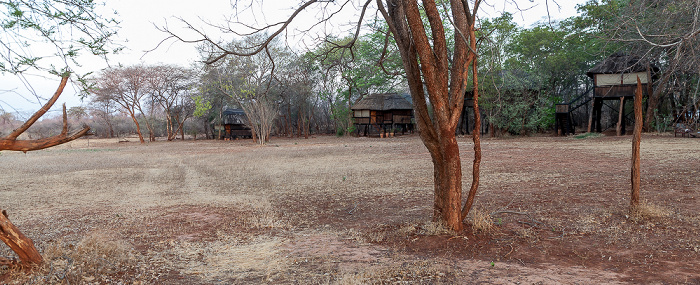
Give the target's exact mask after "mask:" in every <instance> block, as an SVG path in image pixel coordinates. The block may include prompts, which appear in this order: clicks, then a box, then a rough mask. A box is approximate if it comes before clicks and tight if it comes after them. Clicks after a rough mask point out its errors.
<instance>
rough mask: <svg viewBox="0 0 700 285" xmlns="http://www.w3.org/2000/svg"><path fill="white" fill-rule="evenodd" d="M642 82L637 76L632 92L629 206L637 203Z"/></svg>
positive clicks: (639, 178)
mask: <svg viewBox="0 0 700 285" xmlns="http://www.w3.org/2000/svg"><path fill="white" fill-rule="evenodd" d="M642 123H643V122H642V82H641V80H639V77H637V91H636V92H635V94H634V135H633V138H632V175H631V176H632V193H631V197H630V207H635V206H637V205H639V184H640V183H641V177H640V171H639V164H640V159H639V153H640V142H641V140H642Z"/></svg>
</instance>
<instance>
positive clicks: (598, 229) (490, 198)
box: [0, 136, 700, 284]
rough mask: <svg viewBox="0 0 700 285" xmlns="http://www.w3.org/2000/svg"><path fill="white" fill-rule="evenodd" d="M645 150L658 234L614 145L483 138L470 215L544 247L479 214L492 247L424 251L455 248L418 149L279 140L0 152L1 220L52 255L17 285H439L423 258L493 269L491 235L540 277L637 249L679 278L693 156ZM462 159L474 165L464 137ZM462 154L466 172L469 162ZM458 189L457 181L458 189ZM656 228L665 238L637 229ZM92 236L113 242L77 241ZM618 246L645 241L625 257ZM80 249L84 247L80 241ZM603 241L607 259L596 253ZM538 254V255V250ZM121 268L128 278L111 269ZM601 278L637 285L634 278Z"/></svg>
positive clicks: (624, 152) (621, 146)
mask: <svg viewBox="0 0 700 285" xmlns="http://www.w3.org/2000/svg"><path fill="white" fill-rule="evenodd" d="M645 139H646V140H645V141H643V143H642V144H643V154H642V155H643V157H642V159H643V163H647V165H648V166H647V165H645V166H644V167H645V168H643V171H646V174H645V175H646V176H645V178H644V179H645V180H644V181H645V183H648V184H647V185H646V188H645V192H643V193H644V194H643V195H644V196H645V197H649V198H650V199H652V201H655V202H656V201H659V202H658V203H660V204H661V205H664V206H667V207H669V208H672V209H674V215H673V216H672V217H667V218H664V217H663V215H659V214H658V213H659V211H651V214H649V213H645V214H640V215H639V216H640V217H646V218H644V219H647V220H649V219H651V220H653V219H661V221H658V222H657V221H656V220H653V221H651V222H648V221H647V220H644V221H645V222H644V223H639V224H637V223H633V222H631V221H630V220H628V219H626V218H625V217H624V216H625V215H629V212H627V207H626V204H625V203H624V201H625V199H626V198H627V196H626V190H625V191H622V190H620V189H627V188H626V187H627V186H626V185H625V183H627V182H628V174H629V171H628V169H627V167H628V165H629V163H628V162H629V153H630V143H629V141H628V140H627V139H625V138H610V137H600V138H591V139H586V140H575V139H570V138H537V137H534V138H508V139H489V138H484V141H483V145H482V146H483V147H484V160H483V162H482V170H483V172H482V179H481V186H480V189H479V193H478V195H479V196H478V198H477V199H478V205H488V206H487V207H488V208H496V207H501V206H505V204H506V203H507V201H514V202H512V205H511V203H508V205H509V206H511V207H509V208H508V209H513V210H514V211H519V212H526V213H530V214H531V215H532V216H533V217H534V218H536V219H537V220H538V221H543V222H544V223H545V224H546V225H551V226H552V228H556V232H554V230H553V229H552V230H550V227H545V226H543V225H541V224H537V223H532V221H531V219H532V218H531V219H526V218H525V217H524V216H513V217H510V216H507V217H504V218H503V220H502V221H501V220H489V217H488V216H484V215H485V213H481V214H479V213H478V212H479V211H478V210H477V209H475V210H477V211H474V212H472V218H471V220H470V221H471V222H472V224H473V225H474V226H475V228H474V230H475V232H486V231H488V230H489V228H490V227H495V226H494V225H493V224H494V222H496V223H497V224H498V225H500V227H496V229H497V230H498V231H499V234H498V235H499V236H498V237H492V236H488V235H483V236H479V237H477V238H475V239H471V238H470V239H469V240H466V239H464V240H462V239H450V237H449V236H448V237H444V236H442V237H429V236H435V235H455V233H453V232H451V231H450V230H448V229H446V228H445V227H444V226H443V225H441V224H439V223H433V222H428V220H429V219H430V218H431V216H432V213H433V211H432V203H431V202H432V199H433V196H432V195H433V193H432V189H433V184H432V179H433V177H434V176H433V174H432V171H433V167H432V165H431V164H430V155H429V154H428V152H427V151H426V150H425V147H424V146H423V145H422V143H421V142H420V139H419V138H418V137H417V136H406V137H399V138H392V139H389V140H386V139H385V140H379V139H368V138H334V137H319V138H314V139H309V140H303V139H277V140H275V142H274V144H273V145H270V146H266V147H259V146H255V145H253V144H252V143H250V144H248V143H247V141H234V142H219V141H197V142H191V141H186V142H172V143H166V142H156V143H149V144H145V145H139V144H138V143H122V144H118V143H116V142H102V145H98V143H97V142H96V141H94V140H91V146H90V147H89V148H88V147H86V146H80V145H77V144H75V145H72V146H71V145H64V146H62V148H55V149H48V150H43V151H37V152H30V153H27V154H22V153H5V152H3V153H2V155H1V156H0V173H2V175H3V177H2V179H0V201H9V202H8V203H5V204H4V205H2V206H3V207H4V208H5V209H7V210H8V212H10V214H11V216H12V217H13V222H14V223H15V224H16V225H17V226H18V227H20V228H21V229H22V231H23V232H24V233H25V234H26V235H27V236H28V237H30V238H32V239H33V240H34V241H35V244H37V246H38V247H39V249H40V251H41V252H42V253H43V254H44V255H45V256H47V266H48V267H47V268H44V269H41V270H40V271H38V272H37V273H36V274H35V275H32V276H24V277H21V278H23V279H18V280H19V281H16V282H15V283H20V284H21V283H28V284H32V283H34V284H45V283H49V284H51V283H56V284H61V283H68V282H71V284H75V283H79V284H80V283H83V284H84V283H100V284H109V283H112V284H119V283H122V284H129V283H137V282H143V283H144V284H153V283H156V284H173V283H174V284H211V283H239V284H240V283H280V284H289V283H297V284H319V283H320V284H325V283H324V282H326V283H332V282H334V281H338V283H339V284H364V283H391V284H393V283H431V282H432V283H439V282H443V281H440V280H444V279H438V278H436V277H435V276H440V273H443V274H446V275H448V276H449V275H450V274H452V273H451V272H452V271H450V270H448V269H441V268H440V267H439V266H438V267H437V268H433V269H430V266H429V265H430V263H429V262H432V261H435V255H439V254H441V253H442V249H441V247H440V245H439V244H437V245H436V244H433V243H435V242H441V241H444V240H449V242H448V243H449V244H452V245H455V246H457V245H459V243H465V247H455V251H454V252H448V253H445V256H446V257H444V258H445V260H443V261H444V262H443V263H442V264H443V265H445V264H447V265H445V266H444V267H445V268H449V267H450V266H449V265H450V264H454V262H469V261H470V260H471V259H472V257H471V256H476V257H474V258H473V259H474V260H476V259H479V258H484V257H483V256H488V255H494V254H496V253H494V252H498V250H495V249H494V246H499V244H498V243H491V242H484V243H482V244H476V246H474V245H475V243H477V242H482V241H487V240H494V239H500V238H504V239H510V237H507V236H503V237H502V236H501V235H513V236H514V237H515V238H517V237H522V238H524V239H525V240H527V241H530V242H524V243H521V244H520V245H518V244H517V243H516V244H513V246H514V247H515V249H514V250H513V252H512V253H510V255H508V257H509V258H511V257H512V258H523V259H525V258H528V259H530V260H531V262H529V263H527V266H528V267H530V265H531V264H532V265H533V266H548V265H543V263H542V262H544V261H543V260H545V261H546V262H550V261H549V260H551V258H550V257H551V256H547V254H558V253H564V254H566V253H568V252H570V248H573V250H576V251H578V252H585V251H586V250H588V249H590V248H591V246H595V247H596V249H600V250H601V251H604V250H616V249H618V248H625V247H627V246H629V245H630V244H634V245H635V246H636V245H637V244H640V245H641V246H642V248H641V249H640V250H647V251H649V252H654V257H655V258H659V257H657V256H659V255H661V253H660V252H659V254H658V255H657V251H656V249H657V248H661V247H662V246H663V247H664V250H668V251H669V253H668V254H667V255H666V256H663V257H661V258H666V260H679V259H680V260H681V261H683V262H687V261H688V260H690V259H691V258H692V257H694V256H692V255H688V253H689V252H690V253H691V254H697V252H698V248H700V243H699V242H698V239H697V236H700V235H698V234H697V233H698V229H700V227H699V226H698V224H700V222H699V221H700V216H697V213H698V206H697V200H693V197H698V196H697V195H698V192H697V191H698V190H697V187H693V186H694V185H698V183H700V180H698V175H697V171H696V169H700V168H698V161H700V160H698V159H697V158H698V157H700V140H688V139H684V140H681V139H673V138H672V137H671V138H663V137H661V138H655V137H645ZM459 143H460V148H462V149H463V150H467V149H471V146H472V143H471V139H470V138H460V139H459ZM554 153H556V154H557V155H552V154H554ZM487 154H488V155H487ZM462 155H463V157H464V158H463V162H467V161H470V159H471V155H472V153H470V152H469V151H463V152H462ZM464 165H465V166H464V167H465V169H464V170H463V172H464V173H470V170H471V169H470V168H469V167H470V166H471V164H470V163H465V164H464ZM643 165H644V164H643ZM470 178H471V177H470V176H469V175H465V177H464V179H465V181H466V182H464V183H468V180H469V179H470ZM679 178H683V179H682V180H681V179H679ZM679 181H680V182H679ZM603 209H606V210H603ZM661 210H662V211H661V213H663V212H664V211H663V209H661ZM644 212H648V209H647V210H645V211H644ZM655 213H656V214H655ZM478 216H481V217H478ZM660 216H661V218H658V217H660ZM649 217H657V218H649ZM522 222H525V223H522ZM527 223H532V224H533V226H534V227H535V228H531V227H530V225H528V224H527ZM654 223H656V224H664V227H658V226H657V227H656V228H655V229H654V231H648V230H646V229H647V228H646V226H647V224H654ZM667 224H668V225H667ZM671 226H673V228H672V227H671ZM650 227H651V226H650ZM501 229H503V230H502V233H501V232H500V231H501ZM560 230H561V233H562V235H561V236H562V237H559V234H560ZM94 231H100V232H108V233H113V234H114V235H116V236H117V237H118V238H114V237H105V236H102V237H101V238H95V237H93V238H91V239H93V240H97V242H87V240H88V239H89V238H88V237H86V236H92V235H91V234H90V233H91V232H94ZM574 233H575V234H574ZM630 235H634V238H637V239H638V240H639V241H642V242H638V243H637V242H634V243H633V242H632V241H631V240H632V239H631V238H629V237H630ZM318 236H321V237H320V238H319V237H318ZM83 237H85V238H84V239H85V240H86V241H85V242H83V243H80V242H78V241H81V240H83ZM425 237H428V238H425ZM674 238H675V239H674ZM120 239H126V240H128V241H129V243H130V244H128V243H124V242H120V241H119V240H120ZM680 239H682V241H680ZM57 240H62V241H66V240H68V241H70V242H56V241H57ZM99 241H105V242H99ZM676 241H678V242H676ZM109 242H113V243H112V245H110V244H109ZM613 242H614V243H616V245H615V247H610V246H607V244H606V243H613ZM79 244H80V245H79ZM90 244H92V245H90ZM591 244H593V245H591ZM117 245H118V246H117ZM481 245H483V247H482V246H481ZM52 246H53V247H56V249H52ZM501 246H502V244H501ZM544 246H546V247H547V248H546V251H547V253H546V254H545V253H541V252H540V249H541V247H544ZM0 247H2V246H0ZM79 247H80V248H79ZM131 247H133V248H136V249H137V250H138V251H134V250H132V249H131ZM81 248H83V249H81ZM3 250H4V251H3ZM86 250H87V251H90V252H92V251H95V252H103V253H100V254H97V253H95V254H94V255H93V254H92V253H86V252H85V251H86ZM489 250H491V251H489ZM506 250H507V251H510V248H507V249H506ZM528 250H530V251H528ZM557 250H558V251H557ZM7 251H8V250H7V249H3V248H0V256H7V255H10V254H11V253H9V252H7ZM52 251H56V252H58V253H51V252H52ZM435 251H437V252H435ZM76 252H82V253H81V254H80V255H85V257H78V256H76V254H77V253H76ZM503 253H504V252H502V251H500V254H501V255H502V254H503ZM671 254H677V255H678V256H679V257H678V258H675V259H674V258H670V257H669V256H670V255H671ZM48 256H54V257H51V258H49V257H48ZM55 256H58V257H55ZM103 256H105V257H106V258H105V257H103ZM557 256H558V255H557ZM688 256H690V257H688ZM85 258H87V259H90V260H95V261H94V263H89V261H88V260H84V259H85ZM101 258H102V259H106V260H108V261H104V260H100V259H101ZM132 258H133V260H132ZM589 258H590V257H589ZM124 260H127V261H124ZM300 260H303V262H301V261H300ZM307 260H308V262H307ZM426 260H427V261H426ZM490 260H493V259H490ZM423 261H426V263H425V264H424V263H421V262H423ZM613 261H615V259H613ZM90 262H92V261H90ZM654 262H657V261H656V260H655V261H654ZM664 262H665V261H664V260H661V261H658V264H665V263H664ZM553 263H554V264H553V265H552V266H554V267H561V268H563V269H562V271H561V272H560V275H561V274H564V275H565V273H563V272H569V266H572V264H573V266H577V265H580V264H578V263H575V264H574V261H572V262H571V263H568V264H567V261H566V260H564V261H556V262H553ZM687 263H688V264H690V266H694V265H695V264H697V263H693V262H687ZM120 264H121V265H120ZM547 264H549V263H547ZM583 265H584V266H587V270H590V271H591V272H593V273H595V274H598V273H599V272H600V271H601V269H600V268H601V267H600V266H598V265H597V264H593V263H586V262H584V264H583ZM117 266H123V267H119V268H123V269H120V270H125V272H121V271H115V269H114V268H115V267H117ZM130 266H131V267H130ZM601 266H603V265H601ZM604 266H608V267H606V268H612V267H615V268H632V269H629V270H636V271H635V272H643V271H642V270H638V269H640V268H641V267H640V266H642V265H639V264H630V263H621V262H620V263H616V264H611V265H604ZM644 266H646V265H644ZM66 268H69V269H68V270H67V271H66ZM666 270H668V267H667V269H666ZM679 270H685V271H683V272H688V270H686V269H683V268H681V269H679ZM622 271H623V272H621V274H627V273H629V272H631V271H627V272H625V269H623V270H622ZM660 271H661V270H660ZM523 272H525V271H523ZM0 273H2V272H0ZM454 274H455V276H456V277H455V278H452V279H449V278H447V280H452V281H454V280H458V281H463V280H473V279H470V277H471V275H470V274H471V273H467V271H464V272H462V271H461V270H455V271H454ZM474 274H479V275H480V276H488V277H484V278H486V279H484V280H489V281H492V282H484V283H514V282H516V281H526V280H524V279H522V278H520V279H518V278H511V279H508V281H503V279H501V280H496V279H489V278H499V277H503V278H510V277H511V276H514V275H512V273H507V272H501V273H497V274H496V273H494V274H482V272H480V271H478V270H477V271H475V272H474ZM508 274H511V275H508ZM523 274H524V275H528V274H543V273H537V272H535V273H533V271H527V272H525V273H523ZM547 274H549V273H547ZM634 274H637V273H633V274H631V275H634ZM15 275H21V274H20V273H16V274H15ZM18 278H19V277H18ZM91 278H94V279H91ZM392 278H393V279H392ZM108 279H109V280H108ZM88 280H91V281H88ZM270 280H272V281H270ZM547 280H549V279H547ZM565 280H569V279H565ZM641 280H642V281H644V279H641ZM668 280H672V279H670V278H669V279H668ZM13 281H14V279H13ZM635 281H636V280H635ZM642 281H640V282H642ZM352 282H355V283H352ZM464 282H468V281H464ZM0 283H2V282H0ZM522 283H528V282H522ZM531 283H534V282H529V283H528V284H531ZM579 283H581V284H585V283H586V282H585V281H582V282H579ZM589 283H590V282H589ZM651 283H653V282H651ZM668 283H674V282H668Z"/></svg>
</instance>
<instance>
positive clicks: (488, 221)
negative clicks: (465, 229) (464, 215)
mask: <svg viewBox="0 0 700 285" xmlns="http://www.w3.org/2000/svg"><path fill="white" fill-rule="evenodd" d="M471 222H472V230H473V231H474V232H481V233H487V234H488V233H490V232H491V231H493V229H494V223H493V219H492V218H491V215H490V214H489V213H488V212H487V211H485V210H484V209H474V210H472V215H471Z"/></svg>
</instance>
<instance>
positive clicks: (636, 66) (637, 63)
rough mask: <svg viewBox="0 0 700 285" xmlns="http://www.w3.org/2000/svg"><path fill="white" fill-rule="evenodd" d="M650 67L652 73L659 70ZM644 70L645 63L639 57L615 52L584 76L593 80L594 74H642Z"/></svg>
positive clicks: (652, 65)
mask: <svg viewBox="0 0 700 285" xmlns="http://www.w3.org/2000/svg"><path fill="white" fill-rule="evenodd" d="M650 67H651V70H652V72H657V71H659V68H658V67H657V66H656V65H654V64H651V65H650ZM646 70H647V62H646V61H642V60H641V58H640V57H639V56H635V55H626V54H624V53H622V52H616V53H614V54H612V55H610V56H609V57H608V58H606V59H605V60H603V62H601V63H598V64H596V65H595V66H594V67H593V68H591V69H590V70H589V71H588V72H586V75H588V77H590V78H593V75H594V74H620V73H633V72H644V71H646Z"/></svg>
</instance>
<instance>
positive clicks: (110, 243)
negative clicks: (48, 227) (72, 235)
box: [7, 233, 140, 284]
mask: <svg viewBox="0 0 700 285" xmlns="http://www.w3.org/2000/svg"><path fill="white" fill-rule="evenodd" d="M43 257H44V264H43V265H42V266H41V267H40V268H38V269H36V270H35V271H33V272H32V274H30V275H27V274H25V273H24V272H21V271H14V272H10V273H9V277H10V278H9V280H11V281H10V282H9V283H7V284H88V283H95V284H100V283H112V281H113V280H111V277H110V276H113V275H115V274H120V273H124V272H127V271H132V272H131V273H130V274H133V273H134V272H136V271H135V270H136V268H135V265H136V264H138V263H139V258H140V256H139V255H138V254H137V253H136V252H135V251H134V250H133V248H132V247H131V246H130V245H129V244H128V243H126V242H124V241H123V240H119V239H115V238H112V237H109V236H107V235H105V234H102V233H92V234H90V235H88V236H86V237H85V238H83V239H82V240H81V241H80V242H78V243H77V244H73V243H70V242H56V243H53V244H50V245H49V246H48V247H46V248H45V249H44V251H43Z"/></svg>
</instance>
